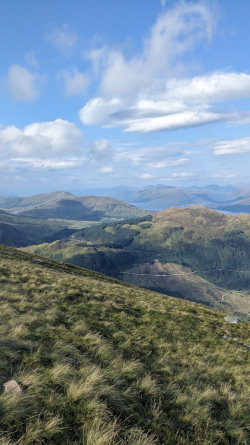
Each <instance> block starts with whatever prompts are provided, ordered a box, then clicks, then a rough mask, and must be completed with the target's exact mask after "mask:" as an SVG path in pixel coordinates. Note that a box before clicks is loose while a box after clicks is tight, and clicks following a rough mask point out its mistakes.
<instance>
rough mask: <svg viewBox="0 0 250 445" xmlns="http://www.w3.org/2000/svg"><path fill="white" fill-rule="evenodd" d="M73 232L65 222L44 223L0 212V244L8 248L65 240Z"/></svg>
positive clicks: (39, 220)
mask: <svg viewBox="0 0 250 445" xmlns="http://www.w3.org/2000/svg"><path fill="white" fill-rule="evenodd" d="M68 226H69V227H68ZM74 231H75V230H74V228H73V227H71V226H70V224H68V223H67V222H65V221H52V220H49V221H48V220H47V221H45V220H42V219H35V218H30V217H25V216H21V215H11V214H10V213H8V212H6V211H3V210H0V243H3V244H6V245H8V246H12V247H23V246H28V245H30V244H41V243H44V242H53V241H55V240H60V239H67V238H69V236H70V235H71V234H72V233H74Z"/></svg>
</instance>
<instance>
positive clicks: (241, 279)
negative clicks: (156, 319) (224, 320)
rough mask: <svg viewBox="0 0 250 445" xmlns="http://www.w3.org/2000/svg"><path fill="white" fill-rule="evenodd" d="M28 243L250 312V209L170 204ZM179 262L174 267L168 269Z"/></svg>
mask: <svg viewBox="0 0 250 445" xmlns="http://www.w3.org/2000/svg"><path fill="white" fill-rule="evenodd" d="M27 249H28V251H30V252H34V253H37V254H39V255H44V256H48V257H51V258H55V259H57V260H60V261H64V262H68V263H71V264H75V265H78V266H81V267H86V268H89V269H94V270H97V271H100V272H103V273H105V274H108V275H111V276H113V277H115V278H119V279H122V280H125V281H129V282H130V283H133V284H135V285H139V286H142V287H146V288H149V289H152V290H155V291H158V292H163V293H166V294H171V295H173V296H177V297H181V298H185V299H191V300H192V301H198V302H203V303H205V304H208V305H211V306H213V307H216V308H218V309H221V308H223V309H224V310H227V311H229V312H233V313H235V314H241V315H244V316H247V317H249V311H250V298H249V289H250V216H249V215H247V214H242V215H234V216H233V215H225V214H223V213H219V212H217V211H214V210H209V209H206V208H205V207H196V206H191V207H187V208H183V207H173V208H171V209H168V210H165V211H162V212H158V213H155V214H154V215H153V216H147V217H144V218H139V219H133V220H126V221H122V222H118V223H103V224H98V225H96V226H92V227H89V228H85V229H82V230H78V231H76V232H74V233H73V234H72V235H71V236H70V239H69V240H68V241H62V242H57V241H56V242H55V243H53V244H43V245H40V246H34V247H32V246H31V247H28V248H27ZM172 268H174V271H175V272H174V273H173V272H171V270H172Z"/></svg>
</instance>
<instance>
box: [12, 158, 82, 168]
mask: <svg viewBox="0 0 250 445" xmlns="http://www.w3.org/2000/svg"><path fill="white" fill-rule="evenodd" d="M10 163H11V164H12V165H13V166H16V167H20V166H27V167H31V168H37V169H41V168H42V169H55V170H58V169H68V168H72V167H77V166H79V159H78V158H72V159H65V160H55V159H39V158H12V159H10Z"/></svg>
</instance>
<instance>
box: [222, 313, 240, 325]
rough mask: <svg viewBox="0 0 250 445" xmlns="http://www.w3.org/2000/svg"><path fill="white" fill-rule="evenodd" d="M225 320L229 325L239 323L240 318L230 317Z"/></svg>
mask: <svg viewBox="0 0 250 445" xmlns="http://www.w3.org/2000/svg"><path fill="white" fill-rule="evenodd" d="M224 320H226V321H228V322H229V323H239V322H240V318H239V317H234V316H233V315H228V316H227V317H224Z"/></svg>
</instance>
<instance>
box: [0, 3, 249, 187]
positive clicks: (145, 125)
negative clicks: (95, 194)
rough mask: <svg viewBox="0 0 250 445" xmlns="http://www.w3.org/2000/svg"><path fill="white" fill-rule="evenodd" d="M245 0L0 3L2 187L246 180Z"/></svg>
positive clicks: (243, 182) (239, 182) (244, 182)
mask: <svg viewBox="0 0 250 445" xmlns="http://www.w3.org/2000/svg"><path fill="white" fill-rule="evenodd" d="M249 16H250V2H249V1H248V0H240V1H239V2H236V1H235V0H217V1H188V0H187V1H171V0H166V1H163V0H150V1H145V0H137V1H133V0H106V1H103V0H91V2H88V1H83V0H71V1H70V2H69V1H66V0H60V1H58V0H53V1H51V0H35V1H34V0H11V1H9V0H1V3H0V50H1V64H0V110H1V113H0V178H1V179H0V181H1V189H0V194H2V195H3V194H8V193H10V194H13V193H14V194H19V195H20V194H31V193H42V192H48V191H53V190H59V189H63V190H68V191H72V190H78V191H79V190H80V191H81V190H82V191H83V192H84V191H85V190H87V189H91V188H102V187H112V186H118V185H128V186H134V187H144V186H148V185H153V184H166V185H175V186H185V187H188V186H190V185H196V186H203V185H206V184H211V183H217V184H220V185H228V184H234V185H240V186H249V183H250V181H249V166H250V66H249V65H250V28H249Z"/></svg>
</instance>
